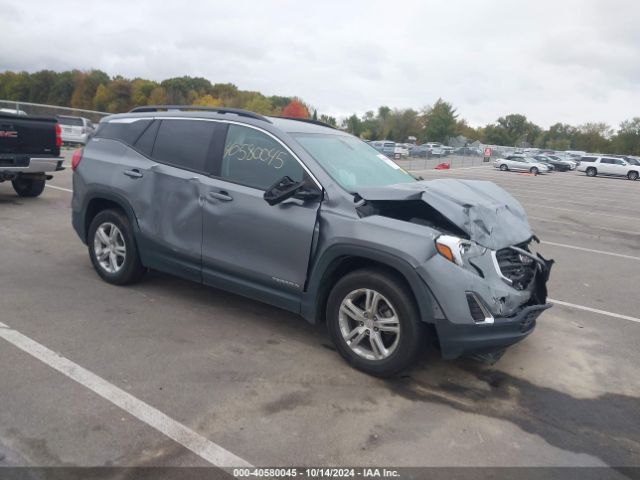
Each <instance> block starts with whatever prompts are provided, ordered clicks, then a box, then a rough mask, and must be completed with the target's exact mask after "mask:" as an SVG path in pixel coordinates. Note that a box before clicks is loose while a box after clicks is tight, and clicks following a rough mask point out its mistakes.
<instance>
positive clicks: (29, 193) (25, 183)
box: [11, 177, 45, 197]
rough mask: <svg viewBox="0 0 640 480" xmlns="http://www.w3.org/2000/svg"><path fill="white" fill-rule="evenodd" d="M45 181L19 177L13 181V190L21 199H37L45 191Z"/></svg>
mask: <svg viewBox="0 0 640 480" xmlns="http://www.w3.org/2000/svg"><path fill="white" fill-rule="evenodd" d="M44 184H45V180H44V179H42V180H40V179H35V178H21V177H18V178H16V179H15V180H12V181H11V185H13V189H14V190H15V191H16V193H17V194H18V195H19V196H21V197H37V196H39V195H40V194H41V193H42V192H43V191H44Z"/></svg>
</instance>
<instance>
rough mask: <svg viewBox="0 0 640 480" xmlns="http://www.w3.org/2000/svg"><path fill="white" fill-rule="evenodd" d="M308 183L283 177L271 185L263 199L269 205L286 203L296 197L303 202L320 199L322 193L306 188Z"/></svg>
mask: <svg viewBox="0 0 640 480" xmlns="http://www.w3.org/2000/svg"><path fill="white" fill-rule="evenodd" d="M306 185H307V184H306V182H305V181H304V180H303V181H301V182H294V181H293V180H291V178H289V177H282V178H281V179H280V180H278V181H277V182H276V183H274V184H273V185H271V186H270V187H269V188H268V189H267V191H266V192H264V195H263V198H264V199H265V201H266V202H267V203H268V204H269V205H277V204H278V203H281V202H284V201H285V200H286V199H288V198H291V197H295V198H299V199H301V200H311V199H315V198H319V196H320V192H318V191H317V190H314V189H310V188H305V187H306Z"/></svg>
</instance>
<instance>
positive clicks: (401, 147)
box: [393, 143, 409, 158]
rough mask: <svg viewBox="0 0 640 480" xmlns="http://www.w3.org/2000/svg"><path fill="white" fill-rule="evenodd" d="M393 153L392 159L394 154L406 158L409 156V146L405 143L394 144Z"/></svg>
mask: <svg viewBox="0 0 640 480" xmlns="http://www.w3.org/2000/svg"><path fill="white" fill-rule="evenodd" d="M393 153H394V157H395V154H400V156H401V157H402V158H407V157H408V156H409V145H407V144H406V143H396V147H395V150H394V152H393Z"/></svg>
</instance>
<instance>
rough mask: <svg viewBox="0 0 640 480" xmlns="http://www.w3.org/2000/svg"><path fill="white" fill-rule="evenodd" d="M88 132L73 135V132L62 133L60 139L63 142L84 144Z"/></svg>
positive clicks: (87, 137)
mask: <svg viewBox="0 0 640 480" xmlns="http://www.w3.org/2000/svg"><path fill="white" fill-rule="evenodd" d="M88 139H89V134H87V133H85V134H81V135H74V134H73V133H64V132H63V133H62V141H63V142H64V143H81V144H83V145H86V143H87V140H88Z"/></svg>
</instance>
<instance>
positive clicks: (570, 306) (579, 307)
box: [547, 298, 640, 323]
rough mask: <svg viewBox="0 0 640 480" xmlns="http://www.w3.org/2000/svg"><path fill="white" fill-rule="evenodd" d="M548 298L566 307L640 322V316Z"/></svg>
mask: <svg viewBox="0 0 640 480" xmlns="http://www.w3.org/2000/svg"><path fill="white" fill-rule="evenodd" d="M547 300H549V301H550V302H551V303H556V304H558V305H562V306H564V307H569V308H575V309H578V310H584V311H586V312H591V313H598V314H600V315H606V316H608V317H613V318H621V319H622V320H629V321H630V322H636V323H640V318H636V317H629V316H628V315H620V314H619V313H613V312H607V311H606V310H598V309H597V308H591V307H584V306H582V305H576V304H575V303H569V302H563V301H562V300H554V299H553V298H548V299H547Z"/></svg>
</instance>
